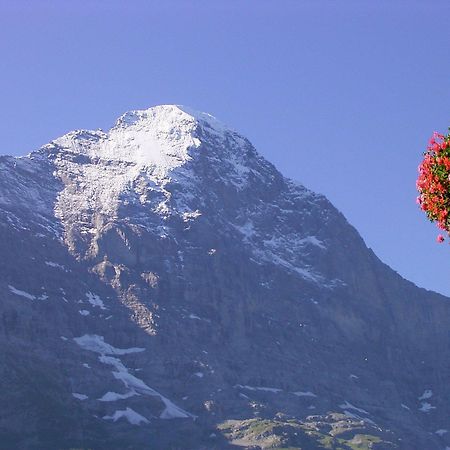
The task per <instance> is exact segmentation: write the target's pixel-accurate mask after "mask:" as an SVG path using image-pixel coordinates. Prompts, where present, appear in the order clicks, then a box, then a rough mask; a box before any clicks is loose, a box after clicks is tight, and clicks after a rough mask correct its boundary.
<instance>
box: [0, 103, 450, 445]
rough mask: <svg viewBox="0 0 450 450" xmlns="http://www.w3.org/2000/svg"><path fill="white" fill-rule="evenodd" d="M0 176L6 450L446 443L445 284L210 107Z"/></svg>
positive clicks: (142, 119)
mask: <svg viewBox="0 0 450 450" xmlns="http://www.w3.org/2000/svg"><path fill="white" fill-rule="evenodd" d="M280 150H282V149H280ZM305 152H306V151H305ZM0 174H1V176H0V255H1V258H0V318H1V322H0V349H1V352H0V362H1V364H0V386H1V392H2V402H1V404H0V448H5V449H12V448H14V449H16V448H17V449H66V448H67V449H68V448H95V449H125V448H130V449H150V448H151V449H192V450H198V449H222V448H223V449H227V448H230V449H231V448H258V447H259V448H275V447H290V448H302V449H303V448H308V449H309V448H311V449H315V448H334V447H332V445H338V444H339V445H341V446H342V448H356V447H354V446H355V445H360V447H358V448H378V449H390V448H399V449H408V450H414V449H417V450H424V449H427V450H433V449H445V447H446V446H450V433H447V432H446V430H447V429H448V430H449V431H450V422H449V419H448V417H450V408H449V402H448V398H449V395H450V387H449V386H450V383H449V382H448V379H449V376H450V373H449V371H450V367H449V362H448V361H449V330H450V303H449V300H448V299H447V298H445V297H442V296H440V295H438V294H435V293H432V292H429V291H425V290H423V289H419V288H417V287H416V286H414V285H413V284H412V283H410V282H408V281H406V280H404V279H402V278H401V277H400V276H399V275H398V274H396V273H395V272H394V271H392V270H391V269H390V268H389V267H387V266H386V265H384V264H383V263H382V262H380V261H379V260H378V258H377V257H376V256H375V255H374V254H373V252H372V251H371V250H370V249H368V248H367V247H366V245H365V244H364V242H363V240H362V239H361V237H360V236H359V234H358V233H357V231H356V230H355V229H354V228H353V227H352V226H351V225H349V224H348V223H347V221H346V220H345V218H344V217H343V216H342V214H341V213H339V211H337V210H336V209H335V208H334V207H333V206H332V205H331V204H330V202H329V201H328V200H327V199H326V198H325V197H323V196H322V195H318V194H316V193H314V192H311V191H309V190H308V189H306V188H305V187H303V186H301V185H299V184H297V183H295V182H293V181H291V180H289V179H286V178H285V177H283V176H282V175H281V174H280V173H279V172H278V171H277V170H276V169H275V167H274V166H273V165H272V164H270V163H269V162H267V161H266V160H265V159H264V158H262V157H261V156H260V155H259V154H258V153H257V151H256V150H255V148H254V147H253V146H252V144H251V143H250V142H249V141H248V140H247V139H246V138H245V137H243V136H242V135H241V134H239V133H238V132H236V131H234V130H233V129H231V128H229V127H227V126H225V125H224V124H222V123H220V122H219V121H218V120H217V119H215V118H214V117H212V116H210V115H208V114H205V113H198V112H194V111H192V110H190V109H188V108H185V107H181V106H172V105H165V106H157V107H154V108H150V109H148V110H143V111H132V112H129V113H126V114H124V115H123V116H122V117H121V118H119V119H118V121H117V123H116V124H115V125H114V126H113V127H112V128H111V129H110V130H109V131H108V132H103V131H86V130H79V131H74V132H72V133H69V134H67V135H65V136H63V137H61V138H58V139H56V140H55V141H52V142H50V143H49V144H47V145H45V146H44V147H42V148H41V149H39V150H37V151H36V152H34V153H31V154H30V155H28V156H26V157H23V158H12V157H6V156H3V157H0ZM327 445H328V447H327ZM370 445H371V447H370ZM345 446H347V447H345ZM352 446H353V447H352Z"/></svg>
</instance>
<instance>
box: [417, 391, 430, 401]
mask: <svg viewBox="0 0 450 450" xmlns="http://www.w3.org/2000/svg"><path fill="white" fill-rule="evenodd" d="M431 397H433V391H432V390H431V389H426V390H425V391H424V392H423V394H422V395H421V396H420V397H418V399H419V400H427V399H429V398H431Z"/></svg>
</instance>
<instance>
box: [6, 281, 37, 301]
mask: <svg viewBox="0 0 450 450" xmlns="http://www.w3.org/2000/svg"><path fill="white" fill-rule="evenodd" d="M8 289H9V290H10V291H11V292H12V293H13V294H16V295H18V296H19V297H24V298H27V299H28V300H36V296H35V295H32V294H29V293H28V292H25V291H21V290H20V289H16V288H15V287H14V286H11V285H10V284H9V285H8Z"/></svg>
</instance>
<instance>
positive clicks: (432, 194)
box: [417, 132, 450, 243]
mask: <svg viewBox="0 0 450 450" xmlns="http://www.w3.org/2000/svg"><path fill="white" fill-rule="evenodd" d="M417 190H418V191H419V196H418V197H417V203H418V204H419V205H420V208H421V209H422V210H423V211H425V213H426V215H427V217H428V219H429V220H430V221H431V222H436V224H437V226H438V228H440V229H441V230H442V231H444V232H445V234H447V235H449V236H450V134H447V135H446V136H444V135H442V134H439V133H436V132H435V133H434V134H433V136H432V138H431V139H430V141H429V143H428V147H427V150H426V152H425V153H424V158H423V161H422V162H421V163H420V165H419V177H418V178H417ZM444 240H445V238H444V236H443V235H442V234H439V235H438V237H437V241H438V242H440V243H442V242H444Z"/></svg>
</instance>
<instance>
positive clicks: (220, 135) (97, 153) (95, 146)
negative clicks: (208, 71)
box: [53, 105, 243, 176]
mask: <svg viewBox="0 0 450 450" xmlns="http://www.w3.org/2000/svg"><path fill="white" fill-rule="evenodd" d="M227 136H234V137H235V138H237V137H238V135H237V133H235V132H234V131H233V130H231V129H230V128H228V127H226V126H225V125H224V124H223V123H221V122H220V121H219V120H217V119H216V118H215V117H213V116H211V115H210V114H207V113H202V112H198V111H194V110H192V109H190V108H187V107H183V106H177V105H160V106H155V107H152V108H148V109H144V110H135V111H129V112H126V113H125V114H123V115H122V116H121V117H120V118H119V119H118V120H117V122H116V124H115V125H114V126H113V127H112V128H111V130H109V131H108V132H107V133H103V132H101V131H74V132H71V133H68V134H66V135H65V136H63V137H61V138H59V139H56V140H55V141H53V144H55V145H57V146H59V147H61V148H63V149H65V150H67V151H69V152H74V153H80V154H84V155H87V156H89V157H93V158H99V159H102V160H110V161H122V162H128V163H132V164H135V165H137V166H139V167H152V168H154V175H156V176H166V175H167V173H168V172H169V171H171V170H172V169H174V168H176V167H179V166H181V165H183V164H184V163H185V162H186V161H189V160H190V159H191V154H190V152H191V150H194V149H197V148H199V147H200V145H201V143H202V139H208V138H213V139H219V140H221V141H223V140H225V139H226V138H227ZM240 138H241V139H243V138H242V137H240Z"/></svg>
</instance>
